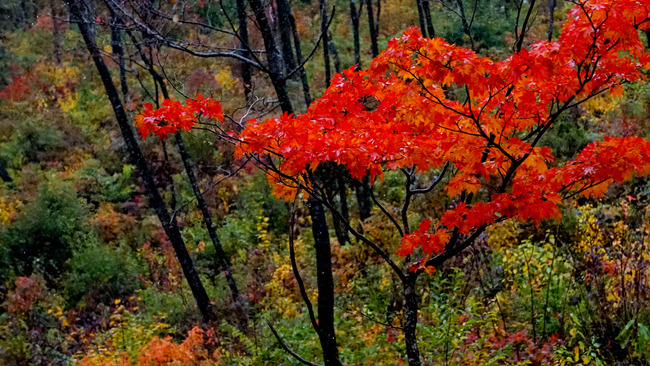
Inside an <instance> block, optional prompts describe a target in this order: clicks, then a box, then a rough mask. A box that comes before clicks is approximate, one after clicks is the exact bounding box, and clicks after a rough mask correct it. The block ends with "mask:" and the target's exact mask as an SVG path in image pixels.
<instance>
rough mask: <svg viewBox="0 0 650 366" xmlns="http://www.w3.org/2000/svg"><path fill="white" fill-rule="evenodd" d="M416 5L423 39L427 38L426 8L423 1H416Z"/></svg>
mask: <svg viewBox="0 0 650 366" xmlns="http://www.w3.org/2000/svg"><path fill="white" fill-rule="evenodd" d="M415 5H416V6H417V7H418V21H419V23H420V32H421V33H422V37H424V38H427V37H428V34H427V25H426V22H425V20H424V6H423V4H422V0H415Z"/></svg>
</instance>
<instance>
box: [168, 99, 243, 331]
mask: <svg viewBox="0 0 650 366" xmlns="http://www.w3.org/2000/svg"><path fill="white" fill-rule="evenodd" d="M167 98H168V97H167ZM175 138H176V144H177V145H178V152H179V153H180V156H181V160H182V161H183V165H184V166H185V173H187V177H188V179H189V180H190V185H191V186H192V191H193V192H194V196H195V197H196V202H197V204H198V206H199V210H201V215H202V216H203V224H204V225H205V228H206V229H207V231H208V236H210V240H211V241H212V244H213V245H214V250H215V252H216V258H217V265H216V267H215V269H219V267H221V269H222V271H223V275H224V276H225V277H226V282H228V287H229V288H230V295H231V297H232V301H233V303H234V305H235V309H236V310H237V312H238V314H237V316H238V317H239V324H240V326H241V327H242V329H246V326H247V323H248V316H247V314H246V310H245V309H244V306H243V304H242V301H241V298H240V296H239V289H238V288H237V283H236V282H235V279H234V277H233V275H232V270H231V264H230V260H229V259H228V256H227V255H226V252H225V251H224V250H223V246H222V245H221V242H220V241H219V236H218V235H217V230H216V228H215V227H214V224H213V223H212V217H211V214H210V210H208V205H207V204H206V202H205V199H204V198H203V193H201V190H200V189H199V184H198V182H197V180H196V175H195V173H194V167H193V166H192V163H191V162H190V156H189V154H188V153H187V149H186V148H185V143H184V142H183V137H182V136H181V132H180V131H179V132H178V133H176V136H175Z"/></svg>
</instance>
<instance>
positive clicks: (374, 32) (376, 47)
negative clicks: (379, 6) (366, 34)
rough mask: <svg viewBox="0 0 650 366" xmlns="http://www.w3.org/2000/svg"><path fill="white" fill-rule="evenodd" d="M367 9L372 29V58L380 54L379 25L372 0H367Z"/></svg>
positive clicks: (369, 25) (369, 26) (369, 24)
mask: <svg viewBox="0 0 650 366" xmlns="http://www.w3.org/2000/svg"><path fill="white" fill-rule="evenodd" d="M366 10H367V13H368V28H369V29H370V49H371V51H372V58H375V57H377V56H378V55H379V44H378V43H377V26H376V25H375V14H374V13H373V10H372V0H366Z"/></svg>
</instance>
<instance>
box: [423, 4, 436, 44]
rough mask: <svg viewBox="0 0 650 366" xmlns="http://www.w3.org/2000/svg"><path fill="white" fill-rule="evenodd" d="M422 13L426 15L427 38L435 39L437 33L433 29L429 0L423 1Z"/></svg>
mask: <svg viewBox="0 0 650 366" xmlns="http://www.w3.org/2000/svg"><path fill="white" fill-rule="evenodd" d="M422 12H423V13H424V22H425V23H426V26H427V37H429V38H434V37H435V36H436V31H435V29H434V28H433V21H432V19H431V7H430V6H429V0H422Z"/></svg>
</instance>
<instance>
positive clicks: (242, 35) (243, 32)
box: [237, 0, 253, 101]
mask: <svg viewBox="0 0 650 366" xmlns="http://www.w3.org/2000/svg"><path fill="white" fill-rule="evenodd" d="M237 17H238V18H239V28H238V29H237V34H238V35H239V40H240V43H239V47H240V48H241V49H242V51H241V55H242V56H244V57H246V58H249V56H250V55H249V54H248V53H249V52H248V47H249V44H248V24H247V21H246V20H247V19H246V3H245V0H237ZM240 68H241V69H240V70H241V78H242V82H243V83H244V95H245V96H246V100H247V101H248V100H250V98H251V92H252V90H253V80H252V76H251V66H250V65H249V64H248V63H247V62H242V63H241V64H240Z"/></svg>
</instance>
